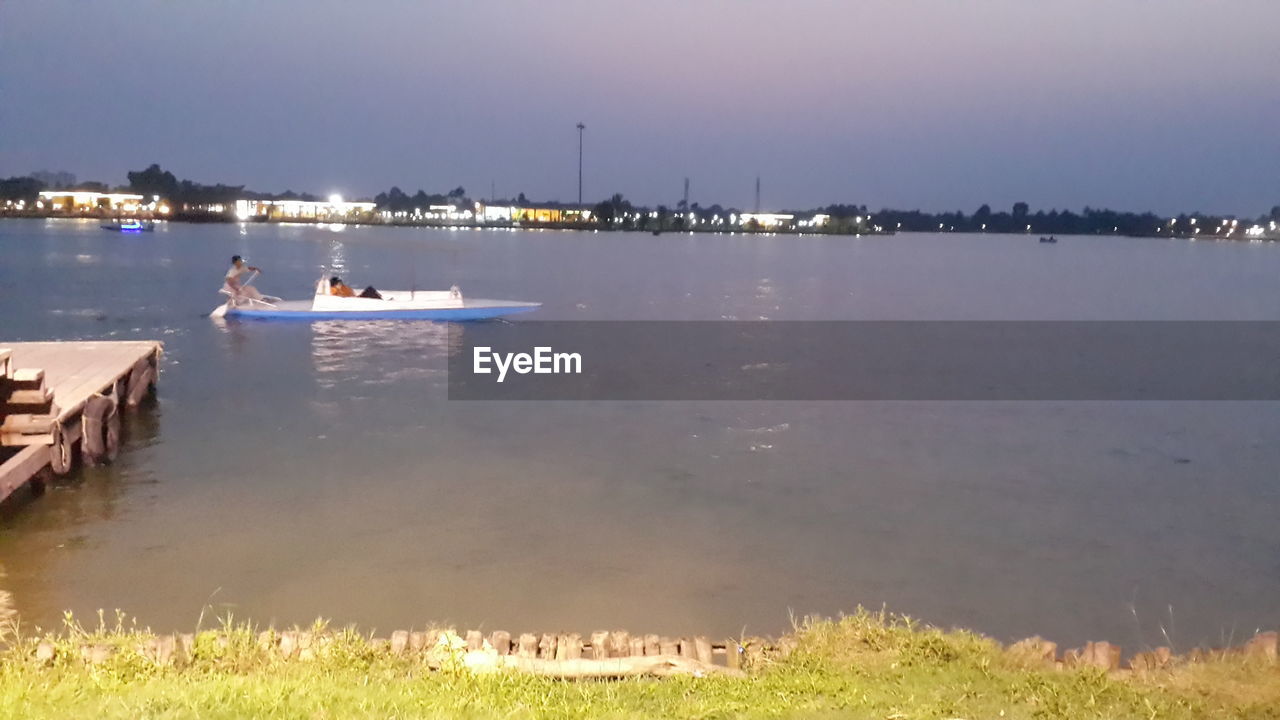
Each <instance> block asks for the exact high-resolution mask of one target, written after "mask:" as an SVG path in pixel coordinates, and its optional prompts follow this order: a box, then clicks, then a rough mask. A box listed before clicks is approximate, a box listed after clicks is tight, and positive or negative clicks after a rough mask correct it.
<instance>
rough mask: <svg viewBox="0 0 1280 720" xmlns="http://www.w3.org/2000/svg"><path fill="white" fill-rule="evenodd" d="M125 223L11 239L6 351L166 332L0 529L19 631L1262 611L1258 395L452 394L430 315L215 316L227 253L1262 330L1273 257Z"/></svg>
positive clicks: (999, 624)
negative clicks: (125, 621) (87, 621)
mask: <svg viewBox="0 0 1280 720" xmlns="http://www.w3.org/2000/svg"><path fill="white" fill-rule="evenodd" d="M148 235H150V237H147V238H142V239H138V238H131V239H129V240H128V241H123V240H122V239H121V238H119V237H118V236H114V235H110V234H108V233H105V232H102V231H100V230H98V229H97V226H96V224H87V223H32V222H23V221H5V222H0V257H3V259H4V261H3V263H2V264H0V276H2V277H0V287H5V288H14V289H15V291H14V292H12V293H10V292H6V293H4V294H0V322H2V323H3V327H2V328H0V335H3V336H4V337H5V338H14V339H50V338H59V339H79V338H115V339H135V338H159V339H162V340H164V341H165V342H166V357H165V365H164V368H163V373H162V376H161V379H160V393H159V397H158V403H157V405H156V407H155V408H153V409H152V410H150V411H149V412H146V413H142V414H139V415H137V416H135V417H132V418H130V421H129V422H128V423H127V435H126V440H125V446H124V448H123V449H122V452H121V458H120V461H119V462H118V463H117V464H116V465H114V466H113V467H111V468H109V469H100V470H93V471H88V472H86V473H84V475H83V476H81V477H79V478H75V479H72V480H70V481H67V482H61V483H58V484H56V485H55V486H54V487H53V488H52V489H51V490H50V492H49V493H48V494H47V495H46V496H45V497H43V498H40V499H39V500H38V501H36V502H33V503H30V504H28V505H26V506H23V507H19V508H16V509H10V510H9V511H7V512H5V513H3V514H2V515H0V523H3V530H0V563H3V564H4V566H5V568H6V570H7V572H8V578H7V579H6V580H5V581H4V582H5V583H6V585H5V587H6V589H9V590H11V591H12V592H14V594H15V599H16V602H17V603H18V606H19V609H20V610H21V611H22V613H23V614H24V617H25V618H26V619H27V620H28V621H29V622H34V623H39V624H44V625H46V626H47V625H49V624H52V623H56V622H57V620H58V618H59V617H60V616H61V612H62V611H63V610H64V609H68V608H70V609H74V610H75V611H76V612H77V613H80V614H82V615H83V614H91V613H93V612H94V611H95V610H96V609H97V608H98V607H105V608H108V609H109V608H113V607H122V608H125V609H127V610H129V611H130V612H133V613H136V614H138V615H139V616H140V618H141V619H142V621H143V622H144V623H149V624H153V625H155V626H157V627H162V628H182V629H186V628H189V627H191V626H192V625H193V624H194V622H195V619H196V617H198V616H199V614H200V612H201V610H202V608H203V607H204V606H205V605H206V604H209V605H211V606H213V607H214V609H215V610H217V611H223V610H232V611H234V612H236V613H237V614H240V615H246V616H248V617H251V618H253V619H254V620H257V621H260V622H264V623H265V622H269V621H276V622H307V621H309V620H310V619H312V618H314V617H315V616H317V615H325V616H329V617H333V618H334V619H335V620H337V621H339V622H347V621H353V622H359V623H361V624H362V625H364V626H366V627H373V628H376V629H379V630H388V629H391V628H393V627H406V626H409V625H414V624H416V625H423V624H425V623H426V622H428V621H439V622H444V621H456V622H459V623H462V624H468V625H480V624H485V625H486V626H487V627H490V628H495V627H498V626H501V627H504V628H505V629H508V630H513V631H519V630H538V631H542V630H548V629H564V628H572V629H575V630H577V631H590V630H592V629H596V628H598V627H627V628H630V629H632V630H639V629H642V628H643V629H644V630H653V631H657V632H671V633H680V632H694V631H696V632H706V633H712V634H725V635H728V634H733V633H737V632H739V631H741V630H742V629H743V627H744V626H745V627H747V628H748V629H749V631H758V632H776V631H778V630H780V629H783V628H784V627H785V625H786V623H787V613H788V610H794V611H796V612H798V613H803V612H808V611H819V612H825V613H834V612H837V611H840V610H848V609H851V608H853V607H855V606H856V605H858V604H863V605H868V606H872V607H878V606H880V605H881V604H882V603H887V604H888V606H889V607H890V608H891V609H896V610H900V611H904V612H909V613H911V614H913V615H917V616H921V617H923V618H925V619H927V620H930V621H934V622H938V623H942V624H952V623H954V624H961V625H968V626H973V627H976V628H978V629H980V630H984V631H987V632H991V633H995V634H998V635H1001V636H1004V637H1012V636H1016V635H1029V634H1032V633H1041V634H1044V635H1047V636H1049V637H1052V638H1053V639H1055V640H1058V641H1060V642H1064V643H1078V642H1080V641H1082V640H1084V639H1096V638H1100V637H1105V638H1108V639H1111V640H1113V641H1116V642H1121V643H1126V644H1129V645H1133V644H1135V643H1137V642H1139V641H1144V642H1155V641H1158V640H1160V636H1159V634H1158V632H1159V630H1158V626H1159V624H1161V623H1164V624H1165V625H1168V622H1167V620H1168V614H1169V610H1168V608H1169V606H1170V605H1173V608H1174V609H1173V612H1174V615H1175V618H1174V619H1175V623H1174V624H1175V626H1176V628H1177V631H1178V633H1180V635H1181V637H1179V638H1178V642H1180V643H1181V644H1184V645H1185V644H1190V643H1192V642H1196V641H1201V640H1204V641H1215V640H1217V639H1218V638H1219V636H1220V635H1222V634H1225V633H1227V632H1230V631H1231V630H1232V629H1233V628H1234V629H1235V630H1236V632H1237V635H1239V634H1240V633H1243V632H1247V630H1251V629H1252V628H1254V627H1260V626H1261V627H1274V626H1277V625H1280V616H1277V612H1278V611H1277V608H1276V606H1275V603H1274V602H1273V601H1272V600H1271V598H1274V597H1275V594H1276V593H1277V592H1280V567H1277V566H1276V561H1277V560H1276V559H1277V558H1280V531H1277V527H1276V524H1275V517H1276V513H1277V511H1278V510H1280V488H1278V487H1277V484H1276V472H1275V469H1276V468H1277V467H1280V447H1277V443H1275V441H1274V439H1275V437H1276V436H1277V435H1280V411H1278V410H1277V408H1276V407H1275V406H1274V405H1272V404H1265V403H1255V404H1226V403H1223V404H1197V403H1146V404H1142V403H1129V404H1123V403H1114V404H1105V403H1092V404H1091V403H1003V404H1002V403H951V404H948V403H852V404H822V403H778V404H773V403H673V404H664V403H460V402H449V401H448V400H447V394H446V379H447V378H446V375H445V358H446V356H447V354H448V353H449V351H450V348H449V334H448V329H447V327H446V326H444V325H440V324H433V323H398V322H392V321H376V322H367V323H363V322H349V321H322V322H315V323H305V322H304V323H271V322H238V321H234V320H233V321H227V322H221V323H215V322H212V321H210V320H209V319H208V318H207V317H205V315H206V314H207V313H208V312H209V311H210V310H211V309H213V307H215V306H216V305H217V304H218V296H217V295H216V290H217V287H218V285H219V280H220V278H221V274H222V272H223V271H224V270H225V268H226V264H227V261H228V259H229V257H230V255H232V254H241V255H244V256H246V258H247V259H249V261H250V262H252V263H253V264H254V265H258V266H260V267H262V268H263V269H264V270H265V271H266V272H265V273H264V274H263V276H262V277H261V278H259V279H258V281H257V282H256V283H255V284H256V285H259V286H260V287H261V289H262V290H263V291H264V292H269V293H272V294H278V295H283V296H285V297H291V298H296V297H305V296H307V295H309V294H310V292H311V288H312V287H313V284H314V282H315V279H316V278H317V277H319V276H320V275H321V274H322V273H329V274H335V272H334V270H335V269H340V270H341V273H342V274H344V277H346V276H347V275H350V276H351V277H350V278H349V279H350V280H351V281H352V282H353V283H357V284H361V285H363V284H374V285H376V286H378V287H391V288H394V287H418V288H427V287H432V288H445V287H448V286H449V285H451V284H454V283H458V284H460V285H461V286H462V288H463V291H464V292H466V293H468V294H470V295H472V296H477V297H506V298H513V299H529V300H539V301H542V302H544V303H545V304H544V307H543V309H542V310H540V311H539V312H538V313H537V314H536V315H532V316H529V319H584V320H601V319H620V320H631V319H704V320H706V319H722V318H723V319H744V320H747V319H757V318H763V317H768V318H773V319H783V320H785V319H1106V318H1123V319H1215V318H1238V319H1275V318H1277V317H1280V291H1278V290H1277V287H1276V285H1275V282H1274V278H1275V277H1277V276H1280V247H1278V246H1271V245H1267V246H1250V245H1232V244H1207V243H1196V244H1189V243H1186V244H1184V243H1171V242H1168V241H1150V242H1149V241H1142V240H1116V239H1099V238H1079V239H1064V240H1063V242H1061V243H1059V244H1058V245H1057V246H1054V247H1053V248H1044V247H1041V246H1039V245H1038V244H1036V243H1031V244H1027V243H1025V242H1023V240H1024V239H1023V238H1004V237H964V236H956V235H949V236H945V237H935V236H901V237H897V238H779V237H774V238H760V237H714V236H683V235H682V236H671V237H667V236H663V237H661V238H652V237H649V236H639V235H614V234H610V233H595V234H573V233H552V232H546V233H529V232H500V233H480V232H474V233H461V232H458V233H446V232H433V231H426V230H417V229H389V228H349V229H347V230H345V231H344V232H343V233H342V234H341V235H335V234H334V233H333V232H331V231H330V230H329V229H327V228H324V229H322V228H316V227H314V226H287V227H285V226H263V225H251V224H250V225H233V226H189V225H164V226H162V227H158V228H157V230H156V232H155V233H154V234H148ZM78 255H92V256H94V257H95V258H97V260H96V261H95V262H94V263H90V264H85V263H79V262H77V261H76V257H77V256H78ZM15 268H16V269H18V272H14V269H15ZM122 278H129V279H132V280H131V281H128V282H122V281H121V279H122ZM1224 287H1230V288H1231V292H1230V293H1224V292H1223V291H1222V289H1223V288H1224ZM37 290H39V292H37ZM1131 608H1132V609H1131ZM1135 614H1136V621H1135Z"/></svg>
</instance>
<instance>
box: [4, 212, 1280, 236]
mask: <svg viewBox="0 0 1280 720" xmlns="http://www.w3.org/2000/svg"><path fill="white" fill-rule="evenodd" d="M137 216H138V215H137V214H134V215H127V214H120V213H98V214H82V215H61V214H51V213H34V212H14V211H5V210H0V220H5V219H19V220H72V221H79V222H101V221H104V220H119V219H123V218H132V217H137ZM144 219H148V220H152V221H154V222H157V223H181V224H191V225H314V226H343V227H405V228H429V229H435V230H500V231H510V230H528V231H537V230H560V231H573V232H619V233H638V234H642V235H653V236H655V237H661V236H662V235H693V234H698V235H764V236H773V235H788V236H797V237H800V236H832V237H853V238H860V237H880V236H895V235H916V234H919V235H953V234H954V235H993V236H1001V237H1003V236H1023V237H1027V238H1037V239H1038V238H1040V237H1049V236H1061V237H1115V238H1151V239H1160V240H1190V241H1191V242H1224V241H1229V242H1234V243H1245V244H1249V243H1257V244H1262V243H1272V242H1280V235H1262V236H1258V237H1244V236H1242V235H1237V236H1223V235H1213V234H1210V235H1196V234H1191V233H1177V234H1169V235H1161V234H1156V233H1145V234H1125V233H1119V234H1113V233H1091V234H1068V233H1058V232H1051V233H1047V234H1046V233H1040V232H1026V231H1008V232H1005V231H999V230H980V231H968V230H965V231H957V230H891V229H881V230H875V229H870V230H865V231H862V232H834V231H813V230H794V229H776V228H775V229H759V230H752V229H748V228H742V227H738V228H733V229H717V228H714V227H697V228H680V229H675V228H671V229H665V230H662V231H661V232H654V231H653V230H652V229H647V228H636V227H600V226H599V225H596V224H594V223H589V222H588V223H574V222H545V223H540V222H532V223H525V224H521V223H519V222H511V223H500V222H490V223H478V222H463V221H458V222H431V221H418V222H413V221H404V220H394V221H391V222H381V221H377V220H374V221H369V220H346V219H334V220H329V219H325V220H320V219H315V218H290V219H287V220H274V219H272V220H262V219H253V220H237V219H235V218H229V217H225V216H221V215H219V216H190V217H181V216H174V217H163V216H161V217H150V216H147V217H145V218H144Z"/></svg>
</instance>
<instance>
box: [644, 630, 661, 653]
mask: <svg viewBox="0 0 1280 720" xmlns="http://www.w3.org/2000/svg"><path fill="white" fill-rule="evenodd" d="M660 652H662V649H661V648H660V647H659V646H658V636H657V635H654V634H652V633H651V634H649V635H645V636H644V654H645V655H657V654H658V653H660Z"/></svg>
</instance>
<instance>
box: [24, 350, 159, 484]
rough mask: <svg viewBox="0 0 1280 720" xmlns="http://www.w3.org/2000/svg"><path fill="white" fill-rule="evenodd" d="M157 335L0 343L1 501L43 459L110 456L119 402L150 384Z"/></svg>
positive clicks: (62, 463)
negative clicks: (151, 337)
mask: <svg viewBox="0 0 1280 720" xmlns="http://www.w3.org/2000/svg"><path fill="white" fill-rule="evenodd" d="M161 352H162V345H161V344H160V343H159V342H156V341H150V340H147V341H127V342H29V343H0V403H2V404H0V502H3V501H4V500H5V499H6V498H8V497H9V496H10V495H12V494H13V493H14V491H16V490H18V489H19V488H21V487H22V486H24V485H26V484H27V483H28V482H29V481H31V479H32V478H34V477H37V475H39V474H40V473H41V472H42V471H43V470H44V469H45V468H46V467H47V468H49V469H50V470H51V471H52V472H53V473H54V474H57V475H65V474H67V473H69V472H71V470H72V469H73V468H74V467H75V465H76V459H77V457H78V458H79V459H80V461H81V462H83V463H84V464H86V465H98V464H102V463H108V462H111V461H112V460H114V459H115V457H116V452H117V451H118V449H119V441H120V409H121V408H122V407H124V408H134V407H137V406H138V404H139V403H140V402H142V400H143V399H144V398H145V397H146V396H147V395H148V394H150V393H152V392H154V389H155V384H156V379H157V377H158V373H159V367H160V366H159V362H160V354H161Z"/></svg>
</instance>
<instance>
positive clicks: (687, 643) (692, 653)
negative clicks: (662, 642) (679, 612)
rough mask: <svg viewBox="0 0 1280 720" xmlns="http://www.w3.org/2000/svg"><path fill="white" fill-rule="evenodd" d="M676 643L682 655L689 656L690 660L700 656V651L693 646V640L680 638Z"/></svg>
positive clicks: (683, 656)
mask: <svg viewBox="0 0 1280 720" xmlns="http://www.w3.org/2000/svg"><path fill="white" fill-rule="evenodd" d="M676 643H677V644H678V645H679V648H680V657H682V658H689V659H690V660H693V659H696V658H697V657H698V652H697V650H695V649H694V647H693V641H692V640H690V639H689V638H680V639H679V640H677V641H676Z"/></svg>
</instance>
